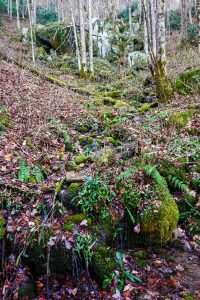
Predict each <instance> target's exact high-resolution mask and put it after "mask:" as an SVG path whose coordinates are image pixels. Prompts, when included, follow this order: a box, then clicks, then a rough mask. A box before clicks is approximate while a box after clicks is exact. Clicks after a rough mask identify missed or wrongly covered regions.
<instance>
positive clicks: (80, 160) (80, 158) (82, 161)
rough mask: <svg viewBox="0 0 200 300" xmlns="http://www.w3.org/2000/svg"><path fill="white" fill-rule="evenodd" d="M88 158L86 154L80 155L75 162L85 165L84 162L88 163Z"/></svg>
mask: <svg viewBox="0 0 200 300" xmlns="http://www.w3.org/2000/svg"><path fill="white" fill-rule="evenodd" d="M87 159H88V158H87V156H85V155H84V154H81V155H78V156H76V157H75V159H74V161H75V163H76V164H77V165H80V164H83V163H84V162H86V161H87Z"/></svg>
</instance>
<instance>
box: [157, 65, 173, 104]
mask: <svg viewBox="0 0 200 300" xmlns="http://www.w3.org/2000/svg"><path fill="white" fill-rule="evenodd" d="M165 65H166V62H162V61H161V60H157V61H156V63H155V70H154V80H155V83H156V94H157V97H158V99H160V101H161V102H167V101H168V100H169V98H170V96H171V95H172V87H171V85H170V84H169V79H168V77H167V74H166V69H165Z"/></svg>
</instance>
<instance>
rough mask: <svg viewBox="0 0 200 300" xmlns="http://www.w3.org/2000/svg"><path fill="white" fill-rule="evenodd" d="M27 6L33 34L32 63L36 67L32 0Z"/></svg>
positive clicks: (29, 0)
mask: <svg viewBox="0 0 200 300" xmlns="http://www.w3.org/2000/svg"><path fill="white" fill-rule="evenodd" d="M27 5H28V14H29V24H30V33H31V51H32V61H33V65H34V66H35V44H34V30H33V19H34V15H33V14H34V12H33V2H32V0H28V1H27Z"/></svg>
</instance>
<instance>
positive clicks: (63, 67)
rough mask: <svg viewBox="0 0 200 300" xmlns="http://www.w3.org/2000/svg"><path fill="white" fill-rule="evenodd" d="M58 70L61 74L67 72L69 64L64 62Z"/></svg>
mask: <svg viewBox="0 0 200 300" xmlns="http://www.w3.org/2000/svg"><path fill="white" fill-rule="evenodd" d="M60 71H61V72H62V73H63V74H67V73H68V72H69V64H68V63H64V64H63V65H62V66H61V68H60Z"/></svg>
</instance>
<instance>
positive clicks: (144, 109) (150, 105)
mask: <svg viewBox="0 0 200 300" xmlns="http://www.w3.org/2000/svg"><path fill="white" fill-rule="evenodd" d="M157 106H158V102H153V103H145V104H143V105H142V106H141V107H140V108H139V111H140V112H144V111H148V110H149V109H150V108H153V107H157Z"/></svg>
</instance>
